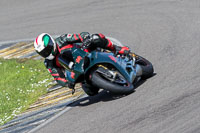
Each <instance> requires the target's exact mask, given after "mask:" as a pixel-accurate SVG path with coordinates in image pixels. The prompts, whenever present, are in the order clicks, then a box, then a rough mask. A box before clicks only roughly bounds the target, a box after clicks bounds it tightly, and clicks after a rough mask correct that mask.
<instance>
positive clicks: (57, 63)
mask: <svg viewBox="0 0 200 133" xmlns="http://www.w3.org/2000/svg"><path fill="white" fill-rule="evenodd" d="M56 66H58V67H62V66H61V65H60V63H59V61H58V55H57V56H56Z"/></svg>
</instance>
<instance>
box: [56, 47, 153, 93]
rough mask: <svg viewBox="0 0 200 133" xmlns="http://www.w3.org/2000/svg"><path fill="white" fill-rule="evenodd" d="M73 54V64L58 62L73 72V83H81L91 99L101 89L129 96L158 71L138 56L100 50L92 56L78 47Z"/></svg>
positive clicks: (70, 79)
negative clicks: (142, 81) (138, 84)
mask: <svg viewBox="0 0 200 133" xmlns="http://www.w3.org/2000/svg"><path fill="white" fill-rule="evenodd" d="M74 45H76V44H74ZM71 54H72V55H71V56H72V57H73V60H72V61H69V60H65V59H64V58H59V59H58V60H59V62H60V64H61V65H62V66H63V67H64V68H65V69H66V70H68V71H71V72H73V76H72V77H71V78H69V81H71V82H75V83H81V84H82V88H83V90H84V91H85V93H86V94H87V95H89V96H93V95H96V94H98V92H99V89H104V90H107V91H110V92H113V93H119V94H129V93H131V92H133V91H134V86H135V85H136V84H137V83H138V82H139V81H140V80H141V79H147V78H149V77H151V76H152V75H153V72H154V70H153V66H152V64H151V63H150V62H149V61H148V60H146V59H145V58H143V57H141V56H139V55H136V54H134V53H130V54H128V55H117V54H115V53H112V52H109V51H106V50H102V49H99V48H97V49H96V50H93V51H92V52H90V53H88V52H85V51H84V50H83V49H82V48H80V47H78V45H77V47H73V48H72V52H71ZM72 62H73V63H72Z"/></svg>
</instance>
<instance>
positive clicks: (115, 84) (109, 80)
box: [90, 67, 134, 94]
mask: <svg viewBox="0 0 200 133" xmlns="http://www.w3.org/2000/svg"><path fill="white" fill-rule="evenodd" d="M100 68H101V70H102V69H104V68H105V67H104V68H102V67H100ZM105 73H107V74H105ZM108 73H110V75H109V74H108ZM112 74H115V76H111V75H112ZM113 77H115V78H114V79H113ZM90 80H91V82H92V84H93V85H94V86H97V87H98V88H102V89H104V90H108V91H110V92H113V93H118V94H130V93H132V92H133V91H134V86H133V84H132V83H128V82H127V81H126V79H125V78H124V77H123V76H122V75H121V74H120V73H119V72H118V71H117V70H113V69H110V68H106V69H104V70H103V72H99V68H97V69H96V70H94V71H93V72H92V73H91V77H90Z"/></svg>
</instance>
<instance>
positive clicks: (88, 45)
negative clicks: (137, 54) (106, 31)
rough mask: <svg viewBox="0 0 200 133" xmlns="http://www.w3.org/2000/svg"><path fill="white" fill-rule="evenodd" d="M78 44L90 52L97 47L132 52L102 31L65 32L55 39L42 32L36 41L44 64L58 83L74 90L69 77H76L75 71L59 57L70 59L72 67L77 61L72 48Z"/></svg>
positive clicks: (124, 52)
mask: <svg viewBox="0 0 200 133" xmlns="http://www.w3.org/2000/svg"><path fill="white" fill-rule="evenodd" d="M75 43H81V45H75ZM77 46H78V47H82V48H84V51H85V52H90V51H92V50H94V49H96V48H97V47H100V48H103V49H107V50H110V51H112V52H115V53H116V52H117V53H118V54H128V53H129V52H130V50H129V48H128V47H120V46H117V45H114V44H113V43H112V42H111V41H110V40H109V39H108V38H106V37H105V36H104V35H103V34H101V33H99V34H89V33H88V32H82V33H80V34H63V35H61V36H60V37H58V38H56V39H55V40H54V39H53V37H52V36H51V35H49V34H48V33H42V34H40V35H39V36H38V37H37V38H36V39H35V41H34V48H35V50H36V52H37V53H38V54H39V55H41V56H42V57H44V58H45V61H44V64H45V66H46V68H47V69H48V71H49V73H50V74H51V75H52V76H53V77H54V79H55V80H56V81H57V83H58V84H60V85H61V86H67V87H69V88H71V89H73V90H74V85H75V83H73V82H71V81H69V78H74V75H75V73H73V72H70V71H67V72H66V70H65V69H64V67H63V66H62V65H61V64H60V63H59V61H58V58H60V57H62V58H65V60H68V61H69V68H72V66H73V64H74V62H75V61H74V59H73V57H72V55H71V49H72V48H73V47H77Z"/></svg>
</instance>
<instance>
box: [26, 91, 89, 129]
mask: <svg viewBox="0 0 200 133" xmlns="http://www.w3.org/2000/svg"><path fill="white" fill-rule="evenodd" d="M85 97H87V95H86V94H85V95H83V96H82V97H80V98H85ZM75 102H76V101H71V103H69V104H72V103H75ZM72 108H73V107H66V108H65V109H63V110H62V111H60V112H59V113H58V114H56V115H54V116H53V117H51V118H49V119H48V120H46V121H45V122H44V123H42V124H40V125H39V126H37V127H36V128H34V129H32V130H30V131H29V132H28V133H34V132H36V131H38V130H39V129H41V128H42V127H44V126H45V125H47V124H49V123H50V122H52V121H53V120H55V119H57V118H58V117H60V116H61V115H63V114H64V113H65V112H67V111H69V110H70V109H72Z"/></svg>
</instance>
